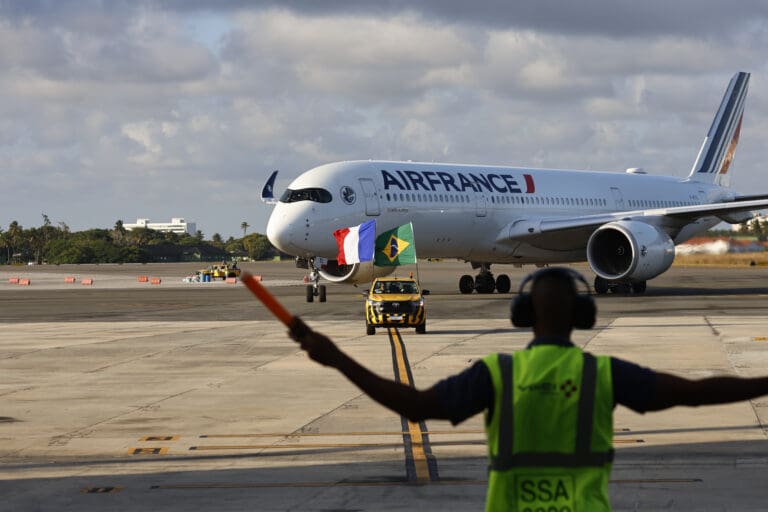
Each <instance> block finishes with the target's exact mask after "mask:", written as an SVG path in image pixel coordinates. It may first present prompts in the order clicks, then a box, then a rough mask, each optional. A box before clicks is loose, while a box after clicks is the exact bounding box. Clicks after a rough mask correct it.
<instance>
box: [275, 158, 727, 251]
mask: <svg viewBox="0 0 768 512" xmlns="http://www.w3.org/2000/svg"><path fill="white" fill-rule="evenodd" d="M307 189H320V190H323V191H325V192H326V193H327V195H326V194H325V193H323V194H321V197H322V201H324V202H320V201H318V200H314V199H312V198H310V199H305V198H304V197H303V196H301V195H300V194H298V193H297V194H295V195H294V196H293V197H292V198H291V196H290V193H291V191H303V190H307ZM310 197H311V195H310ZM284 199H287V200H289V201H291V202H285V201H284ZM329 199H330V200H329ZM730 199H732V192H731V191H730V189H727V188H724V187H720V186H717V185H714V184H708V183H702V182H698V181H689V180H686V179H680V178H671V177H663V176H650V175H647V174H637V173H609V172H595V171H569V170H550V169H526V168H519V167H494V166H478V165H456V164H431V163H415V162H386V161H350V162H337V163H332V164H327V165H323V166H320V167H316V168H314V169H311V170H309V171H307V172H305V173H303V174H302V175H300V176H299V177H298V178H296V179H295V180H294V181H293V182H292V183H291V184H290V185H289V188H288V191H286V194H284V196H283V198H281V201H280V202H279V203H278V204H277V205H276V206H275V210H274V212H273V213H272V216H271V217H270V219H269V223H268V226H267V235H268V237H269V239H270V241H271V242H272V243H273V244H274V245H275V246H276V247H278V248H279V249H280V250H282V251H284V252H286V253H288V254H292V255H295V256H301V257H314V256H320V257H324V258H328V259H333V258H335V257H336V254H337V251H338V248H337V245H336V241H335V239H334V237H333V231H335V230H336V229H339V228H343V227H349V226H355V225H358V224H360V223H362V222H364V221H366V220H368V219H370V218H375V219H376V231H377V233H380V232H383V231H386V230H389V229H392V228H394V227H396V226H400V225H402V224H406V223H408V222H411V223H413V231H414V236H415V241H416V250H417V254H418V256H419V257H420V258H459V259H463V260H467V261H479V262H488V263H556V262H569V261H584V260H586V254H585V248H586V245H587V240H588V238H589V235H590V233H591V231H585V230H573V231H565V232H558V233H555V234H548V235H547V234H541V235H539V236H537V237H535V238H520V239H519V240H518V239H516V238H515V231H514V226H515V225H516V223H518V222H519V223H521V225H523V224H524V223H525V222H526V221H531V220H540V219H553V218H561V217H562V218H570V217H574V216H585V215H593V214H605V213H609V212H617V211H622V212H623V211H634V210H638V211H648V210H653V209H659V210H662V209H664V208H672V207H678V206H693V205H699V204H705V203H719V202H723V201H727V200H730ZM660 219H662V220H659V222H662V223H663V222H667V221H666V220H663V219H664V217H663V216H660ZM718 222H719V220H718V219H717V218H716V217H706V218H701V219H699V220H698V221H696V222H695V223H691V224H669V225H664V226H659V227H663V228H664V229H665V230H667V231H668V232H669V233H670V234H671V236H672V238H673V239H674V241H675V243H680V242H682V241H684V240H685V239H687V238H690V237H691V236H693V235H695V234H696V233H698V232H700V231H703V230H706V229H708V228H710V227H711V226H713V225H715V224H717V223H718ZM510 226H512V227H511V228H510Z"/></svg>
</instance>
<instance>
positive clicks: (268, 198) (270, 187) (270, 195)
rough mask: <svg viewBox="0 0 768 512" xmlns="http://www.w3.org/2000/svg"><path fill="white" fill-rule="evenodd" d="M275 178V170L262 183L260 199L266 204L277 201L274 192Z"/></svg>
mask: <svg viewBox="0 0 768 512" xmlns="http://www.w3.org/2000/svg"><path fill="white" fill-rule="evenodd" d="M275 178H277V171H273V172H272V174H270V175H269V178H268V179H267V182H266V183H264V188H262V189H261V200H262V201H264V202H265V203H267V204H275V203H277V199H275V193H274V188H275Z"/></svg>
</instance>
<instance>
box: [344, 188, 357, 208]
mask: <svg viewBox="0 0 768 512" xmlns="http://www.w3.org/2000/svg"><path fill="white" fill-rule="evenodd" d="M356 197H357V195H356V194H355V191H354V190H352V187H348V186H346V185H344V186H343V187H341V198H342V199H343V200H344V202H345V203H347V204H352V203H354V202H355V198H356Z"/></svg>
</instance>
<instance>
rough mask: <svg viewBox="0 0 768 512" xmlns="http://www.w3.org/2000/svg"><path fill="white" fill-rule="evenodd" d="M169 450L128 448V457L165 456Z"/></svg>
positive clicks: (163, 448)
mask: <svg viewBox="0 0 768 512" xmlns="http://www.w3.org/2000/svg"><path fill="white" fill-rule="evenodd" d="M166 453H168V448H165V447H161V448H128V455H165V454H166Z"/></svg>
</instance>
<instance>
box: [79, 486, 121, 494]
mask: <svg viewBox="0 0 768 512" xmlns="http://www.w3.org/2000/svg"><path fill="white" fill-rule="evenodd" d="M123 489H124V487H123V486H122V485H111V486H104V487H83V488H82V489H80V492H81V493H83V494H111V493H116V492H120V491H122V490H123Z"/></svg>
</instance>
